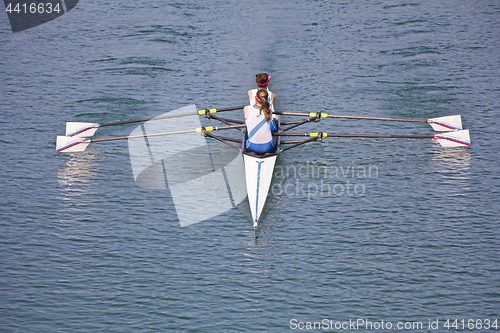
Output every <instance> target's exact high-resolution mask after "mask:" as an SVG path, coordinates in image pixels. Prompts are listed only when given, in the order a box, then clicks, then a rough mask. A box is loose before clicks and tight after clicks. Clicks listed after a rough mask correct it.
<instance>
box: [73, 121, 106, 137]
mask: <svg viewBox="0 0 500 333" xmlns="http://www.w3.org/2000/svg"><path fill="white" fill-rule="evenodd" d="M98 128H99V124H96V123H79V122H67V123H66V136H70V137H75V138H83V137H88V136H92V135H94V133H95V132H96V131H97V129H98Z"/></svg>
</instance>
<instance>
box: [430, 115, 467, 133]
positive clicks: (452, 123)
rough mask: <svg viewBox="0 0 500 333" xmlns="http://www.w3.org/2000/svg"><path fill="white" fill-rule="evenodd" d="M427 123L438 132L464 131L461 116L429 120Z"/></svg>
mask: <svg viewBox="0 0 500 333" xmlns="http://www.w3.org/2000/svg"><path fill="white" fill-rule="evenodd" d="M426 122H427V123H428V124H429V125H431V127H432V128H433V129H434V130H435V131H437V132H444V131H459V130H461V129H462V117H460V115H455V116H446V117H439V118H432V119H427V120H426Z"/></svg>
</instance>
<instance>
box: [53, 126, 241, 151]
mask: <svg viewBox="0 0 500 333" xmlns="http://www.w3.org/2000/svg"><path fill="white" fill-rule="evenodd" d="M245 126H246V125H245V124H238V125H230V126H218V127H199V128H195V129H188V130H181V131H173V132H163V133H151V134H146V135H129V136H116V137H112V138H103V139H91V138H81V137H70V136H58V137H57V143H56V151H57V152H58V153H60V152H65V153H70V152H80V151H84V150H85V149H86V148H87V147H88V145H89V144H90V143H91V142H104V141H114V140H124V139H135V138H144V137H148V138H149V137H153V136H161V135H173V134H185V133H202V132H204V131H206V132H211V131H220V130H225V129H232V128H240V127H245Z"/></svg>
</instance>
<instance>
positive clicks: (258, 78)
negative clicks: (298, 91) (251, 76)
mask: <svg viewBox="0 0 500 333" xmlns="http://www.w3.org/2000/svg"><path fill="white" fill-rule="evenodd" d="M270 80H271V74H269V73H266V72H264V73H259V74H256V75H255V82H256V83H257V89H251V90H249V91H248V99H249V100H250V105H254V104H255V94H257V91H258V90H259V89H266V90H267V94H268V99H267V101H268V102H269V106H270V109H271V111H274V100H275V99H276V95H275V94H273V93H272V92H271V90H269V81H270Z"/></svg>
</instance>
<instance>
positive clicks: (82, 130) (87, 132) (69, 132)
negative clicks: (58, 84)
mask: <svg viewBox="0 0 500 333" xmlns="http://www.w3.org/2000/svg"><path fill="white" fill-rule="evenodd" d="M244 107H245V105H242V106H233V107H230V108H223V109H204V110H200V111H197V112H187V113H180V114H171V115H164V116H159V117H150V118H144V119H136V120H125V121H117V122H114V123H108V124H97V123H82V122H67V123H66V136H69V137H89V136H92V135H94V134H95V132H96V131H97V129H98V128H99V127H105V126H115V125H124V124H131V123H140V122H144V121H148V120H153V119H155V120H157V119H168V118H177V117H186V116H194V115H204V114H205V113H216V112H224V111H233V110H239V109H243V108H244Z"/></svg>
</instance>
